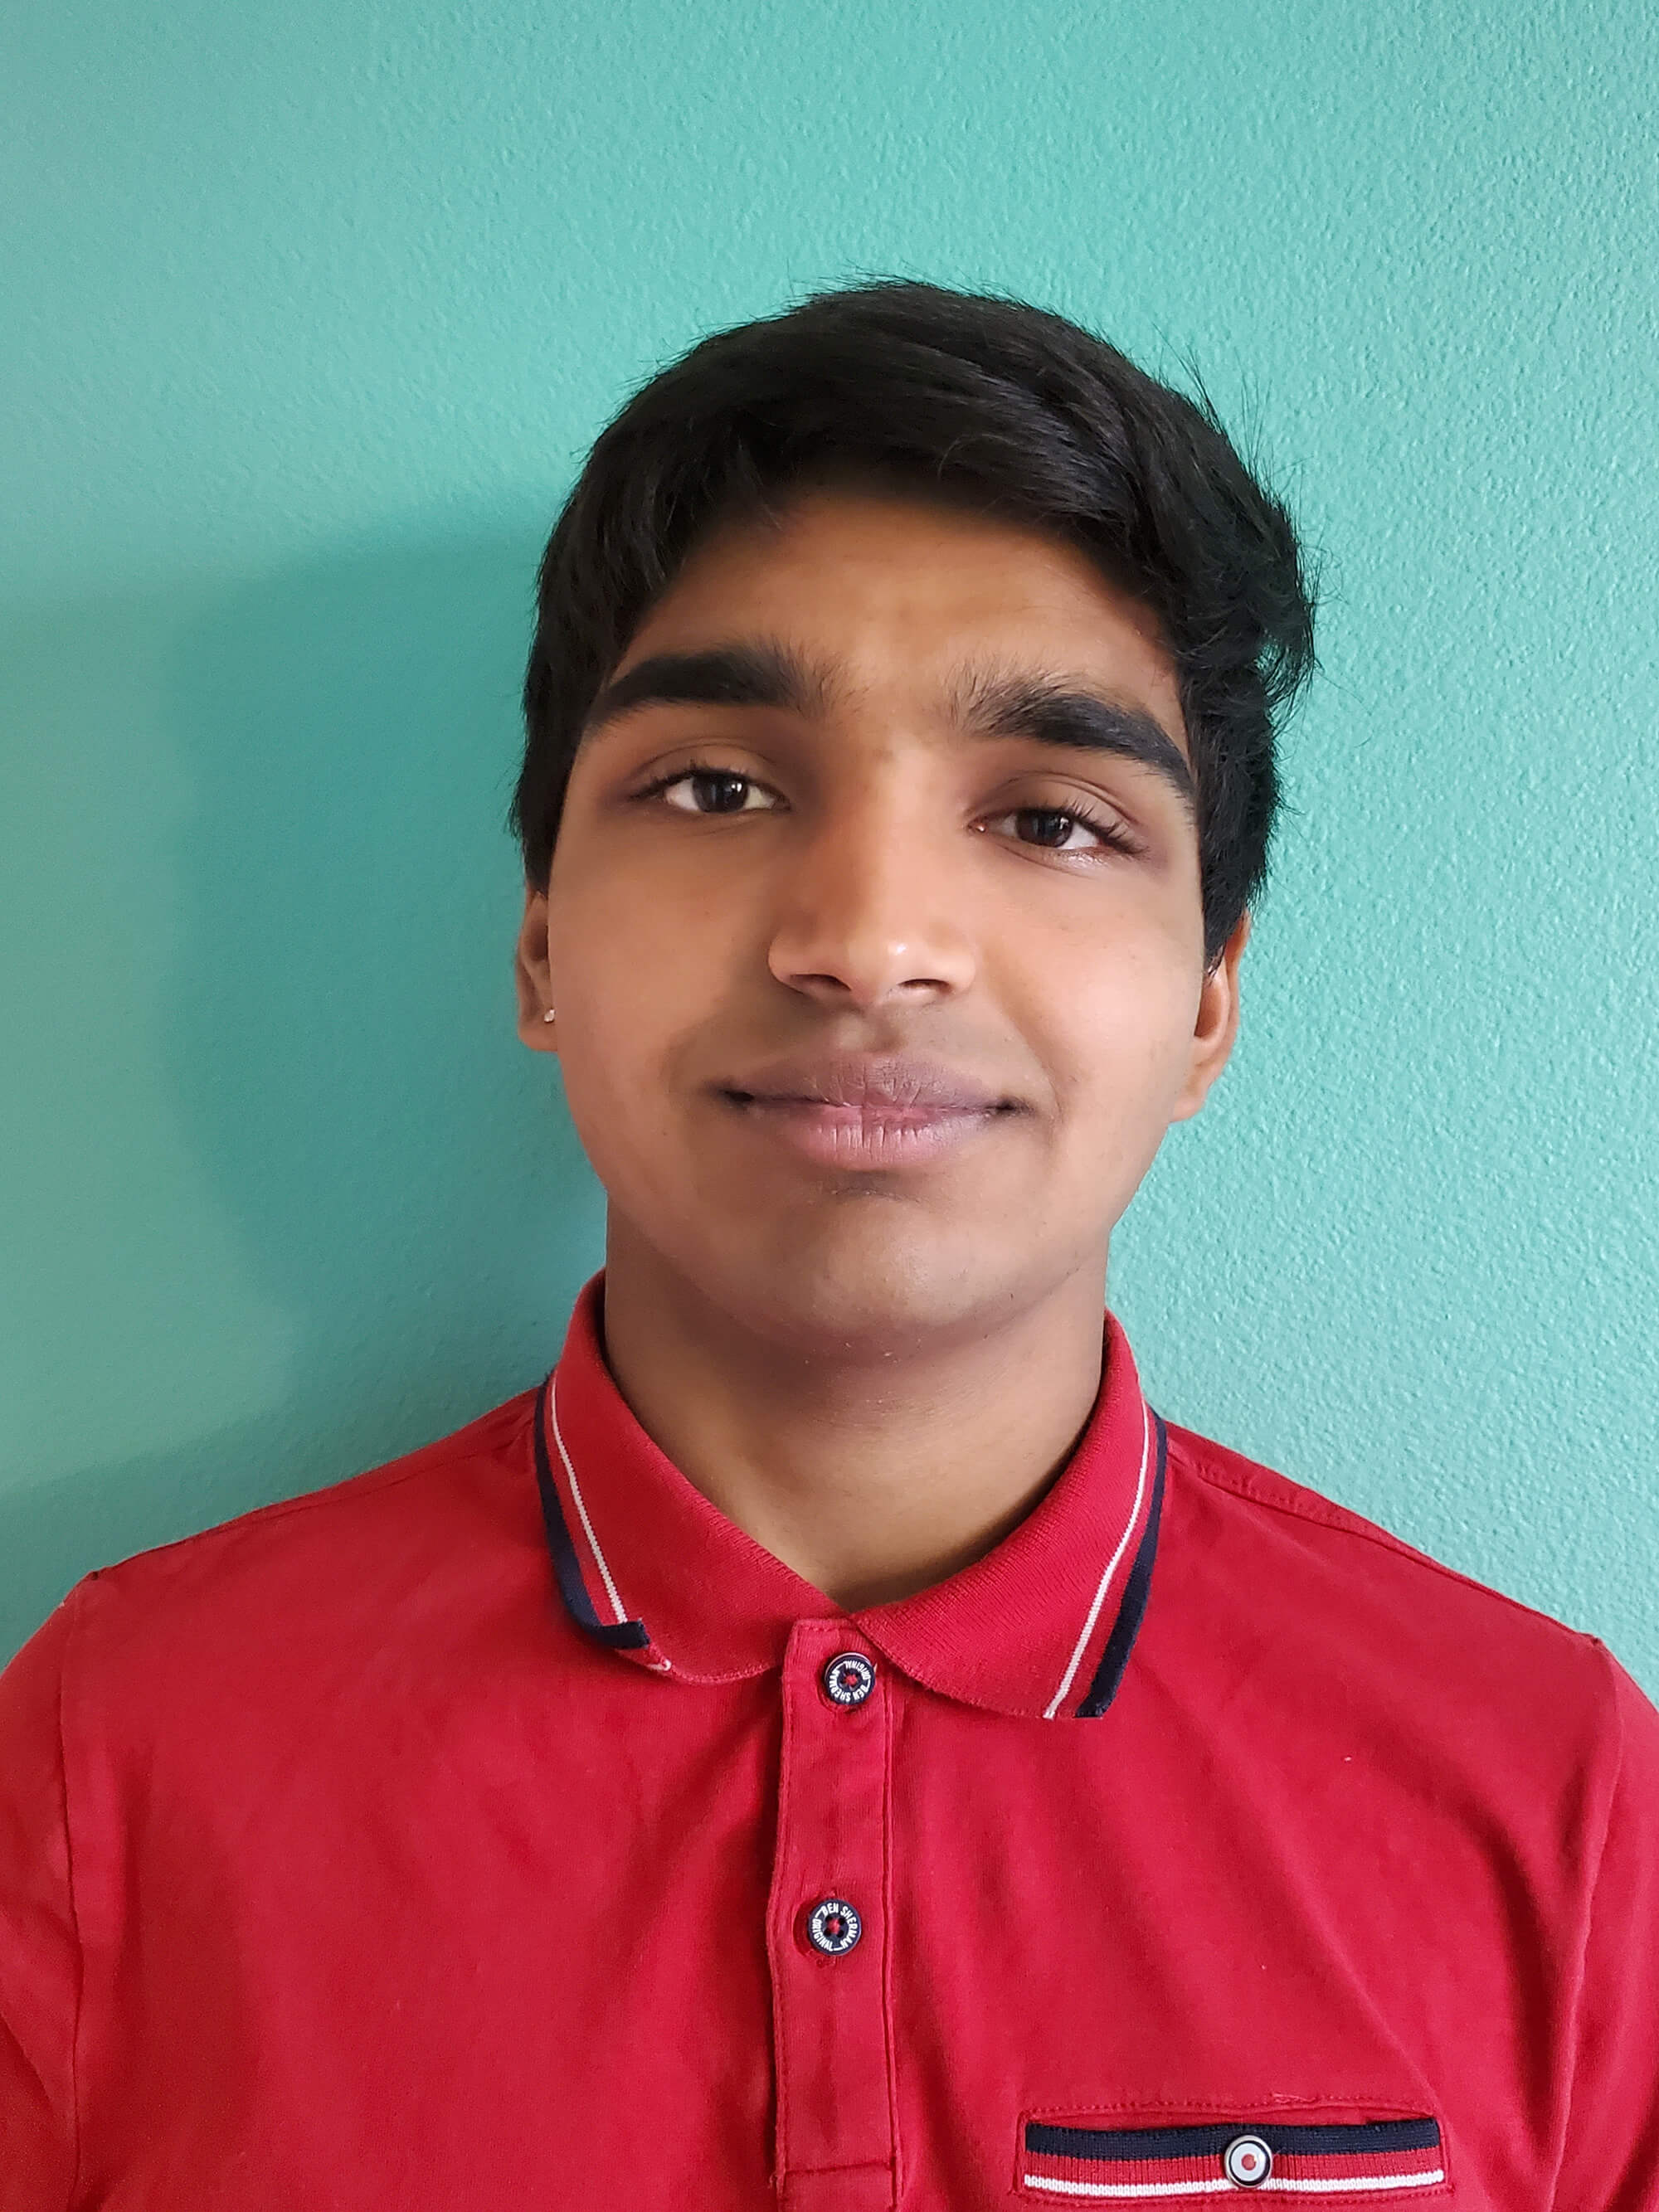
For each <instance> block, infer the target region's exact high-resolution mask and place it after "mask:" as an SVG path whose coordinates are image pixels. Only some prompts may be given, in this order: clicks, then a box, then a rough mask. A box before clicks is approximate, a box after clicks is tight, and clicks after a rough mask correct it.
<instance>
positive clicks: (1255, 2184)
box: [1221, 2136, 1273, 2189]
mask: <svg viewBox="0 0 1659 2212" xmlns="http://www.w3.org/2000/svg"><path fill="white" fill-rule="evenodd" d="M1221 2164H1222V2168H1223V2171H1224V2172H1225V2174H1226V2176H1227V2179H1228V2180H1229V2181H1231V2182H1236V2183H1237V2185H1238V2187H1239V2188H1241V2189H1259V2188H1260V2187H1261V2185H1262V2183H1263V2182H1264V2181H1265V2180H1266V2179H1267V2176H1268V2175H1269V2174H1270V2173H1271V2172H1273V2153H1272V2152H1271V2151H1270V2150H1269V2149H1268V2148H1267V2144H1266V2143H1264V2142H1262V2140H1261V2136H1234V2137H1233V2139H1232V2141H1231V2142H1230V2143H1229V2144H1228V2146H1227V2148H1226V2149H1225V2151H1223V2153H1222V2154H1221Z"/></svg>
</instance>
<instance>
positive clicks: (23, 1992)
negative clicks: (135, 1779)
mask: <svg viewBox="0 0 1659 2212" xmlns="http://www.w3.org/2000/svg"><path fill="white" fill-rule="evenodd" d="M75 1603H76V1601H75V1599H74V1598H70V1599H66V1600H65V1601H64V1603H63V1604H62V1605H60V1606H59V1607H58V1610H57V1612H56V1613H53V1614H52V1617H51V1619H50V1620H48V1621H47V1622H46V1626H44V1627H43V1628H41V1629H40V1631H39V1632H38V1633H37V1634H36V1635H35V1636H34V1637H33V1638H32V1639H31V1641H30V1642H29V1643H27V1644H25V1645H24V1647H23V1649H22V1650H21V1651H20V1652H19V1653H18V1655H17V1656H16V1658H15V1659H14V1660H13V1661H12V1662H11V1664H10V1665H9V1667H8V1668H6V1669H5V1671H4V1673H3V1674H0V2212H48V2208H50V2212H64V2207H65V2206H67V2205H68V2203H69V2202H70V2195H71V2192H72V2191H73V2189H74V2186H75V2162H76V2139H75V2072H74V2062H75V2025H76V2005H77V2002H78V1999H79V1995H80V1983H81V1968H80V1948H79V1944H78V1942H77V1941H76V1929H75V1911H74V1904H73V1900H72V1897H71V1893H70V1846H69V1822H68V1808H67V1803H66V1799H65V1792H64V1761H63V1740H62V1730H61V1725H60V1708H61V1685H62V1677H63V1668H64V1656H65V1651H66V1649H67V1646H68V1644H69V1639H70V1627H71V1624H72V1620H73V1617H74V1607H75Z"/></svg>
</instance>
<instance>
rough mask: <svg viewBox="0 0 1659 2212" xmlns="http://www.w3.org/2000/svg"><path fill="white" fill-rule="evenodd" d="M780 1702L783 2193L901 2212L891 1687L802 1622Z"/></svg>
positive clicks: (835, 1638) (790, 2210)
mask: <svg viewBox="0 0 1659 2212" xmlns="http://www.w3.org/2000/svg"><path fill="white" fill-rule="evenodd" d="M837 1687H839V1689H840V1691H841V1692H842V1694H840V1695H838V1694H837ZM848 1692H851V1693H852V1694H850V1695H849V1694H848ZM781 1695H782V1699H783V1746H782V1758H781V1765H780V1771H779V1786H778V1835H777V1857H776V1860H775V1865H774V1869H773V1878H772V1893H771V1899H770V1903H769V1914H768V1929H767V1938H768V1948H769V1953H770V1956H771V1965H772V2012H773V2040H774V2051H775V2063H776V2068H777V2142H776V2174H777V2183H778V2190H779V2195H780V2197H781V2203H782V2205H783V2207H784V2208H785V2212H889V2208H890V2207H891V2206H892V2205H893V2204H894V2203H896V2157H895V2145H894V2141H893V2115H892V2099H891V2081H890V2075H891V2051H890V2042H891V2023H890V2012H889V2005H888V2001H887V2000H888V1992H887V1972H888V1961H887V1951H888V1943H887V1893H888V1863H887V1855H888V1848H889V1846H888V1832H889V1825H890V1824H889V1818H888V1790H889V1756H888V1747H889V1740H890V1699H891V1696H892V1687H891V1685H890V1682H889V1681H888V1680H887V1679H886V1675H885V1671H884V1669H881V1668H878V1667H877V1665H876V1663H875V1662H873V1661H872V1660H871V1659H870V1658H869V1657H868V1656H867V1655H866V1654H864V1653H862V1652H859V1651H857V1650H854V1648H853V1647H852V1646H851V1645H850V1644H849V1643H848V1636H847V1626H846V1624H845V1623H844V1622H841V1623H837V1622H836V1621H799V1622H798V1623H797V1624H796V1626H795V1627H794V1628H793V1631H792V1632H791V1634H790V1638H789V1645H788V1650H787V1652H786V1654H785V1657H784V1662H783V1670H782V1677H781Z"/></svg>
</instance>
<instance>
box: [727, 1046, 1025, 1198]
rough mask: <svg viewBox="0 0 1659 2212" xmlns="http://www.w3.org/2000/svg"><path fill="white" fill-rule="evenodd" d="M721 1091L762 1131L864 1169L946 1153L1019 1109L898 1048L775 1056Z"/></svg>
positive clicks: (826, 1162)
mask: <svg viewBox="0 0 1659 2212" xmlns="http://www.w3.org/2000/svg"><path fill="white" fill-rule="evenodd" d="M717 1092H718V1095H719V1097H721V1098H722V1099H723V1100H724V1101H725V1102H726V1104H727V1105H728V1106H729V1107H730V1108H731V1109H732V1111H733V1113H735V1114H737V1115H740V1116H741V1117H742V1118H743V1119H744V1121H746V1122H748V1123H749V1124H750V1127H753V1128H754V1129H755V1130H756V1131H757V1133H760V1134H762V1135H764V1136H767V1137H770V1138H773V1139H776V1140H778V1141H781V1143H783V1144H784V1145H786V1146H788V1147H789V1148H790V1149H791V1150H793V1152H797V1153H798V1154H801V1155H804V1156H805V1158H807V1159H809V1160H811V1161H812V1162H814V1163H816V1164H818V1165H820V1166H825V1167H838V1168H842V1169H845V1170H863V1171H865V1172H869V1171H871V1170H876V1169H881V1168H896V1167H908V1166H921V1165H922V1164H926V1163H928V1162H931V1161H934V1160H938V1159H940V1158H944V1157H945V1156H946V1155H948V1154H950V1153H951V1152H956V1151H957V1150H959V1149H961V1148H962V1147H963V1146H965V1145H967V1144H969V1143H970V1142H971V1141H973V1140H974V1139H976V1138H978V1137H980V1136H981V1135H983V1134H984V1133H986V1132H987V1130H988V1129H990V1128H991V1127H994V1125H995V1124H997V1123H998V1122H1000V1121H1003V1120H1005V1119H1006V1118H1007V1117H1009V1116H1011V1115H1016V1114H1018V1113H1019V1112H1020V1111H1021V1110H1022V1109H1021V1108H1020V1106H1019V1104H1018V1102H1017V1101H1016V1100H1014V1099H1012V1098H1009V1097H1005V1096H1003V1095H1002V1094H1000V1093H999V1092H997V1091H994V1090H992V1089H990V1088H989V1087H988V1086H987V1085H984V1084H981V1083H980V1082H978V1081H976V1080H975V1079H973V1078H971V1077H969V1076H965V1075H963V1074H962V1073H958V1072H957V1070H955V1069H953V1068H949V1067H945V1066H940V1065H939V1064H937V1063H936V1062H933V1061H929V1060H912V1059H907V1058H903V1057H900V1056H896V1055H887V1056H882V1057H870V1058H865V1057H841V1058H837V1059H833V1060H813V1061H805V1060H802V1061H798V1062H797V1061H791V1062H779V1063H776V1064H775V1065H774V1066H770V1067H768V1068H764V1069H762V1070H760V1071H758V1072H757V1073H755V1074H754V1075H752V1076H750V1077H747V1078H746V1079H744V1081H743V1082H742V1083H740V1084H738V1083H732V1084H722V1085H718V1086H717Z"/></svg>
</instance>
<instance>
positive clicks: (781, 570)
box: [616, 492, 1185, 750]
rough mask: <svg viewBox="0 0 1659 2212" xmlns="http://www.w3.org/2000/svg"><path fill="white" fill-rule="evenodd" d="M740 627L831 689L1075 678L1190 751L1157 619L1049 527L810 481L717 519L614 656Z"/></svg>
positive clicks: (846, 693) (697, 641)
mask: <svg viewBox="0 0 1659 2212" xmlns="http://www.w3.org/2000/svg"><path fill="white" fill-rule="evenodd" d="M744 638H752V639H754V640H757V641H760V640H765V641H769V642H773V643H776V644H781V645H782V646H784V647H787V648H788V649H790V650H791V651H793V652H794V653H797V654H799V657H800V658H801V659H803V660H804V661H805V662H806V663H807V664H808V665H811V666H812V667H814V668H815V669H817V670H820V671H823V672H824V673H825V674H826V675H827V676H828V677H829V679H830V681H829V689H830V692H831V695H832V698H833V699H835V700H836V701H841V700H844V699H854V700H856V699H858V698H860V697H868V696H872V695H880V696H884V697H900V696H902V697H908V699H910V700H913V701H914V702H915V703H916V704H917V705H918V706H919V707H923V708H925V707H926V705H927V702H928V701H929V700H930V699H932V700H935V701H937V700H943V699H946V698H949V699H955V698H957V697H958V696H960V694H961V690H962V687H963V678H964V677H968V678H971V677H972V676H973V675H975V673H981V672H984V673H994V674H997V675H1007V674H1020V675H1030V676H1032V677H1036V678H1072V679H1076V680H1077V681H1079V683H1082V684H1087V685H1089V686H1091V687H1092V688H1094V689H1096V690H1101V691H1103V692H1105V693H1107V694H1109V695H1110V696H1114V697H1116V698H1118V699H1121V701H1122V702H1123V703H1124V704H1125V705H1127V706H1133V707H1139V708H1144V709H1145V710H1146V711H1147V712H1149V713H1151V714H1153V715H1154V716H1155V718H1156V719H1157V720H1158V722H1160V723H1161V724H1162V725H1163V726H1164V728H1165V730H1166V731H1167V732H1169V734H1170V736H1171V737H1172V738H1175V740H1176V743H1177V744H1180V745H1181V746H1182V749H1183V750H1185V730H1184V726H1183V723H1182V714H1181V704H1180V686H1179V682H1178V679H1177V677H1176V669H1175V665H1174V662H1173V660H1172V659H1171V658H1170V653H1169V652H1168V650H1167V648H1166V647H1165V646H1164V642H1163V640H1162V638H1161V635H1160V634H1159V630H1158V622H1157V618H1156V617H1154V616H1153V615H1152V612H1151V611H1150V610H1148V609H1147V608H1146V607H1143V606H1142V605H1139V602H1137V601H1136V600H1134V599H1131V598H1129V597H1128V595H1127V593H1125V592H1120V591H1118V590H1116V589H1115V587H1114V586H1112V585H1111V584H1110V583H1109V582H1108V581H1107V580H1106V579H1105V578H1104V577H1103V575H1102V574H1100V572H1099V571H1098V570H1097V568H1095V567H1094V565H1093V564H1092V562H1090V561H1089V560H1088V559H1087V558H1086V557H1085V556H1084V555H1083V554H1082V553H1080V552H1079V551H1078V550H1076V549H1075V548H1073V547H1072V546H1069V545H1067V544H1064V543H1063V542H1061V541H1060V540H1058V539H1055V538H1048V537H1046V536H1044V535H1043V534H1042V533H1041V532H1036V531H1031V530H1027V529H1024V528H1018V527H1015V526H1011V525H1009V524H1006V523H1002V522H998V521H994V520H987V519H985V518H982V517H980V516H976V515H971V514H963V513H957V512H954V511H952V510H951V508H949V507H943V506H941V507H933V506H929V505H927V504H926V503H924V502H921V501H912V500H908V499H904V498H900V497H896V496H893V497H888V496H884V495H880V494H871V493H863V492H859V493H851V492H814V493H811V494H808V495H804V496H802V497H800V498H799V499H797V500H795V501H793V502H792V503H790V504H789V505H788V506H787V507H785V508H784V509H783V510H782V511H781V513H775V514H773V515H770V516H765V517H759V518H753V519H750V518H747V517H745V518H744V519H741V520H736V521H732V522H729V523H726V524H725V525H723V526H721V527H720V528H719V529H718V530H716V531H715V532H713V533H712V534H711V535H710V536H709V537H708V538H707V539H705V540H704V541H703V543H702V544H700V545H699V546H698V547H697V548H696V550H694V552H693V553H692V554H691V556H690V558H689V559H688V561H687V562H686V564H685V566H684V568H682V570H681V571H680V573H679V574H678V577H677V578H676V579H675V580H674V582H673V583H672V584H671V586H670V587H669V589H668V590H667V591H666V592H665V593H664V595H663V597H662V598H661V599H659V601H658V602H657V604H656V605H655V606H653V608H652V610H651V611H650V612H649V613H648V615H647V617H646V619H645V621H644V622H643V623H641V627H640V629H638V631H637V632H636V633H635V636H634V638H633V639H632V641H630V643H629V648H628V651H627V653H625V654H624V655H623V659H622V660H621V661H620V662H619V663H618V665H617V671H616V673H617V674H618V675H621V674H624V673H626V671H628V670H629V668H630V667H631V666H633V665H635V663H636V662H638V661H641V660H644V659H649V658H652V657H653V656H654V655H656V654H659V653H682V652H695V651H696V650H698V649H700V648H702V647H708V646H709V645H711V644H715V643H719V644H722V645H726V644H730V643H732V642H733V641H740V640H742V639H744Z"/></svg>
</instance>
